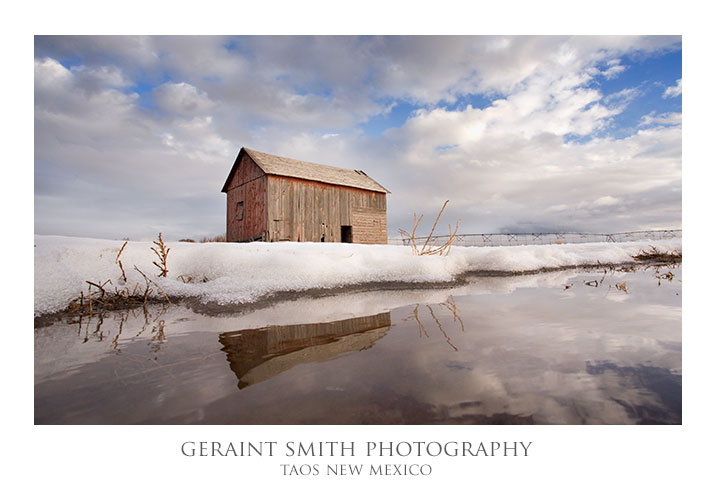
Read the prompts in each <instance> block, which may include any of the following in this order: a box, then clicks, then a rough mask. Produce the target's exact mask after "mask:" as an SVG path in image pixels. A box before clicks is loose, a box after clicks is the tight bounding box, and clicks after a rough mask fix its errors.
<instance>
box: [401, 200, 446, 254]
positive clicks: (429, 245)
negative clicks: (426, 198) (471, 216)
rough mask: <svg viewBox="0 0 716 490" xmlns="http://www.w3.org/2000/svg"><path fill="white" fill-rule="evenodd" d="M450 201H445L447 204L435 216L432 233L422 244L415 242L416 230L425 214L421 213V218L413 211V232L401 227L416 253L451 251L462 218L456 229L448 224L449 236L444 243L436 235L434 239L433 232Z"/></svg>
mask: <svg viewBox="0 0 716 490" xmlns="http://www.w3.org/2000/svg"><path fill="white" fill-rule="evenodd" d="M449 202H450V201H449V200H448V201H445V204H443V207H442V208H441V209H440V212H439V213H438V216H437V218H435V222H434V223H433V227H432V229H431V230H430V235H428V238H426V239H425V243H423V244H422V245H419V244H417V243H416V242H415V240H416V239H415V232H416V231H417V229H418V225H419V224H420V222H421V221H422V219H423V215H422V214H421V215H420V218H418V215H417V214H415V213H413V219H414V222H415V224H414V225H413V231H412V233H408V232H407V231H405V230H403V229H399V230H398V231H399V232H400V234H401V235H403V236H404V237H405V238H407V239H408V240H410V246H411V247H412V249H413V253H414V254H416V255H447V254H449V253H450V248H451V247H452V242H453V240H454V239H455V236H456V235H457V228H458V226H460V220H458V221H457V223H455V230H453V229H452V226H451V225H449V224H448V229H449V230H450V233H449V237H448V239H447V240H446V241H445V243H443V244H442V245H439V244H438V238H437V237H435V238H434V239H433V233H435V227H436V226H437V224H438V221H440V216H442V214H443V211H445V207H446V206H447V203H449Z"/></svg>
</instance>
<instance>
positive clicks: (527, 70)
mask: <svg viewBox="0 0 716 490" xmlns="http://www.w3.org/2000/svg"><path fill="white" fill-rule="evenodd" d="M681 90H682V51H681V37H680V36H666V37H664V36H606V37H605V36H602V37H595V36H386V37H380V36H338V37H335V36H333V37H332V36H244V37H241V36H239V37H223V36H149V37H134V36H36V37H35V45H34V95H35V98H34V123H35V136H34V150H35V155H34V165H35V169H34V186H35V193H34V199H35V203H34V204H35V233H37V234H52V235H67V236H87V237H95V238H112V239H123V238H129V239H133V240H138V239H146V238H151V237H155V236H156V234H157V233H158V232H160V231H161V232H162V233H163V236H164V237H165V238H167V239H170V240H178V239H181V238H193V239H199V238H201V237H204V236H214V235H217V234H220V233H223V232H224V231H225V213H226V210H225V206H226V201H225V194H222V193H221V192H220V191H221V187H222V185H223V183H224V181H225V179H226V176H227V174H228V172H229V170H230V169H231V166H232V164H233V161H234V159H235V157H236V155H237V154H238V152H239V150H240V148H241V147H242V146H246V147H249V148H253V149H256V150H260V151H264V152H267V153H273V154H277V155H281V156H287V157H291V158H296V159H300V160H307V161H311V162H315V163H322V164H327V165H334V166H339V167H345V168H355V169H361V170H363V171H365V172H366V173H367V174H368V175H370V176H371V177H372V178H374V179H375V180H377V181H378V182H379V183H380V184H382V185H383V186H384V187H386V188H387V189H389V190H390V191H391V194H389V196H388V233H389V235H390V236H398V229H399V228H404V229H412V225H413V213H417V214H418V215H420V214H425V219H424V221H425V222H426V223H427V224H423V225H422V227H421V229H420V230H422V231H424V232H425V233H427V232H428V231H429V229H428V228H427V227H429V223H432V220H433V219H434V218H435V215H436V214H437V212H438V211H439V210H440V207H441V206H442V204H443V202H444V201H445V200H448V199H449V200H450V203H449V204H448V207H447V209H446V212H445V213H444V215H443V218H442V220H441V225H440V226H439V228H438V231H439V232H447V225H448V223H450V224H452V225H453V226H454V224H455V222H457V221H458V220H460V232H462V233H500V232H544V231H586V232H620V231H632V230H645V229H664V228H681V212H682V207H681V201H682V192H681V189H682V174H681V154H682V152H681V146H682V134H681V133H682V123H681V112H682V109H681V106H682V104H681V100H682V97H681Z"/></svg>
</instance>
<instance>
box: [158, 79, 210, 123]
mask: <svg viewBox="0 0 716 490" xmlns="http://www.w3.org/2000/svg"><path fill="white" fill-rule="evenodd" d="M153 96H154V100H155V102H156V104H157V106H158V107H159V108H160V109H161V110H162V111H164V112H165V113H167V114H178V115H182V116H197V115H201V114H208V113H209V111H211V109H213V108H214V106H215V104H214V103H213V102H212V100H211V99H210V98H209V96H208V95H207V94H206V92H203V91H200V90H197V88H196V87H194V86H193V85H191V84H188V83H185V82H180V83H172V82H167V83H164V84H162V85H160V86H159V87H157V88H156V89H154V92H153Z"/></svg>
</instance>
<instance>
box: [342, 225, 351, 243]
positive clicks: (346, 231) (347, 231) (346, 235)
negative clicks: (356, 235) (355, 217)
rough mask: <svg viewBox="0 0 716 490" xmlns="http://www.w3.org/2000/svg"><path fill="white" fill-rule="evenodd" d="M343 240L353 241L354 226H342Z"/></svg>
mask: <svg viewBox="0 0 716 490" xmlns="http://www.w3.org/2000/svg"><path fill="white" fill-rule="evenodd" d="M341 242H343V243H353V227H352V226H341Z"/></svg>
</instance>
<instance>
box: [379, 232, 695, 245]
mask: <svg viewBox="0 0 716 490" xmlns="http://www.w3.org/2000/svg"><path fill="white" fill-rule="evenodd" d="M448 238H449V236H448V235H438V236H436V235H433V237H432V238H431V239H430V241H431V243H432V242H433V240H435V239H437V240H438V242H437V243H444V241H445V240H446V239H448ZM672 238H681V230H649V231H625V232H620V233H581V232H576V231H565V232H547V233H541V232H540V233H469V234H464V235H456V236H455V239H454V241H453V243H452V244H453V246H463V247H497V246H506V245H507V246H509V245H550V244H562V243H598V242H607V243H609V242H612V243H617V242H634V241H650V240H668V239H672ZM427 239H428V237H427V236H424V237H416V238H415V242H416V243H420V244H422V243H425V241H426V240H427ZM388 243H390V244H393V245H410V239H409V238H390V239H389V240H388Z"/></svg>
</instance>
